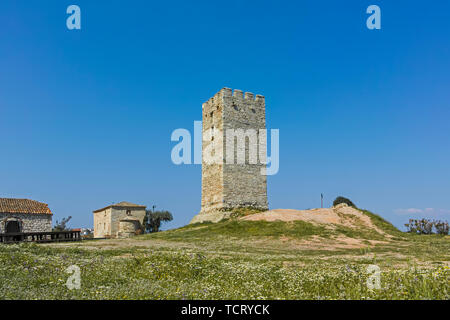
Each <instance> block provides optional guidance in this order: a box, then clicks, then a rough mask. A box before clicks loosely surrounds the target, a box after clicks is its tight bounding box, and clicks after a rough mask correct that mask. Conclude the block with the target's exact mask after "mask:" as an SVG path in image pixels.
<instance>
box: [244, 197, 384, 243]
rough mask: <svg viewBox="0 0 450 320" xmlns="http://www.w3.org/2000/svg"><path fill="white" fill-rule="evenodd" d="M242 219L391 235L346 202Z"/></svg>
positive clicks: (273, 212)
mask: <svg viewBox="0 0 450 320" xmlns="http://www.w3.org/2000/svg"><path fill="white" fill-rule="evenodd" d="M240 219H241V220H246V221H284V222H289V221H304V222H309V223H312V224H315V225H322V226H324V227H326V228H331V229H335V227H336V226H343V227H348V228H353V229H360V228H366V229H372V230H374V231H375V232H377V233H379V234H380V235H386V236H389V235H387V234H386V233H385V232H384V231H383V230H382V229H380V228H379V227H377V226H376V225H375V224H374V223H373V221H372V220H371V218H370V217H369V216H368V215H367V214H364V213H363V212H362V211H360V210H358V209H355V208H353V207H349V206H348V205H346V204H340V205H337V206H336V207H332V208H321V209H311V210H293V209H275V210H269V211H264V212H260V213H255V214H252V215H248V216H244V217H241V218H240Z"/></svg>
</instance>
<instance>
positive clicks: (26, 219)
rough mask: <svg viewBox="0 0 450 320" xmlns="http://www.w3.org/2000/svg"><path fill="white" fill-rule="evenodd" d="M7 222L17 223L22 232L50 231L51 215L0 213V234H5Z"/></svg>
mask: <svg viewBox="0 0 450 320" xmlns="http://www.w3.org/2000/svg"><path fill="white" fill-rule="evenodd" d="M9 220H12V221H14V220H15V221H19V223H20V225H21V231H22V232H50V231H52V215H51V214H35V213H0V233H5V232H6V222H7V221H9Z"/></svg>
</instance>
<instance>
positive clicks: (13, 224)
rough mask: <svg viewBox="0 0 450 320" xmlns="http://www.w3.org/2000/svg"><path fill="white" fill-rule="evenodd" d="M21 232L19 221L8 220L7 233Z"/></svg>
mask: <svg viewBox="0 0 450 320" xmlns="http://www.w3.org/2000/svg"><path fill="white" fill-rule="evenodd" d="M18 232H20V225H19V221H7V222H6V233H18Z"/></svg>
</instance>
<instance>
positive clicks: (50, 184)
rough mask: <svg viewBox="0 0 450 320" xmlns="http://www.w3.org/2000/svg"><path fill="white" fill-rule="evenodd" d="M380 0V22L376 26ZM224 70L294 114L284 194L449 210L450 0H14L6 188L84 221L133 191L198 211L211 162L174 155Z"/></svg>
mask: <svg viewBox="0 0 450 320" xmlns="http://www.w3.org/2000/svg"><path fill="white" fill-rule="evenodd" d="M71 4H77V5H79V6H80V8H81V18H82V22H81V24H82V29H81V30H79V31H77V30H73V31H70V30H68V29H67V28H66V18H67V17H68V15H67V14H66V8H67V7H68V6H69V5H71ZM371 4H377V5H379V6H380V8H381V15H382V22H381V27H382V28H381V30H368V29H367V28H366V19H367V17H368V15H367V14H366V13H365V11H366V8H367V7H368V6H369V5H371ZM225 86H226V87H230V88H237V89H241V90H244V91H251V92H253V93H255V94H263V95H265V96H266V105H267V115H266V116H267V125H268V127H269V128H278V129H280V171H279V173H278V174H277V175H275V176H271V177H269V179H268V193H269V205H270V207H271V208H294V209H305V208H313V207H318V206H320V193H321V192H322V193H324V194H325V201H326V205H330V204H331V202H332V200H333V199H334V198H335V197H336V196H338V195H343V196H347V197H349V198H351V199H352V200H353V201H354V202H355V203H356V204H357V205H358V206H359V207H362V208H367V209H370V210H372V211H374V212H376V213H379V214H380V215H382V216H383V217H385V218H387V219H388V220H390V221H392V222H393V223H394V224H395V225H397V226H402V224H403V223H404V222H406V221H407V219H408V218H409V217H421V216H426V217H432V218H441V219H447V220H449V217H450V197H449V195H450V170H449V163H450V161H449V160H450V159H449V157H450V134H449V118H450V105H449V102H450V2H449V1H443V0H442V1H413V0H410V1H401V0H397V1H380V0H376V1H375V0H374V1H365V0H353V1H331V0H330V1H320V0H319V1H312V0H310V1H290V2H287V1H261V0H258V1H237V0H232V1H213V0H208V1H158V2H153V1H132V0H129V1H86V0H73V1H61V0H55V1H44V0H40V1H36V0H35V1H30V0H27V1H24V0H3V1H1V2H0V155H1V156H0V197H17V198H31V199H34V200H39V201H43V202H46V203H48V204H49V205H50V208H51V209H52V211H53V212H54V213H55V215H54V220H56V219H60V218H62V217H66V216H68V215H71V216H73V220H72V222H71V224H70V225H71V226H72V227H89V226H92V221H93V218H92V211H93V210H95V209H99V208H101V207H104V206H106V205H108V204H111V203H112V202H119V201H130V202H135V203H139V204H146V205H148V206H151V205H156V206H157V208H158V209H167V210H170V211H171V212H172V213H173V214H174V217H175V219H174V221H173V222H171V223H170V224H168V225H166V227H170V228H172V227H178V226H182V225H184V224H186V223H188V222H189V220H190V219H191V218H192V217H193V216H194V215H195V214H196V213H197V212H198V211H199V210H200V196H201V167H200V166H199V165H195V166H194V165H191V166H175V165H174V164H172V162H171V159H170V151H171V148H172V147H173V146H174V143H173V142H171V141H170V135H171V133H172V131H173V130H174V129H176V128H187V129H190V130H192V129H193V121H194V120H201V104H202V103H203V102H204V101H206V100H207V99H208V98H209V97H211V96H212V95H213V94H214V93H216V92H217V91H218V90H220V88H222V87H225ZM427 208H428V209H427ZM431 208H432V209H431Z"/></svg>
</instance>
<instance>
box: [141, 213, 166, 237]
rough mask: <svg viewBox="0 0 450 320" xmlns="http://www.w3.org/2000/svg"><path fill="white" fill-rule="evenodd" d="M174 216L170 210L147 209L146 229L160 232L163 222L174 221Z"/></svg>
mask: <svg viewBox="0 0 450 320" xmlns="http://www.w3.org/2000/svg"><path fill="white" fill-rule="evenodd" d="M172 220H173V216H172V214H171V213H170V212H169V211H150V210H147V211H146V214H145V218H144V231H146V232H149V233H151V232H158V231H159V228H160V226H161V222H167V221H172Z"/></svg>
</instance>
